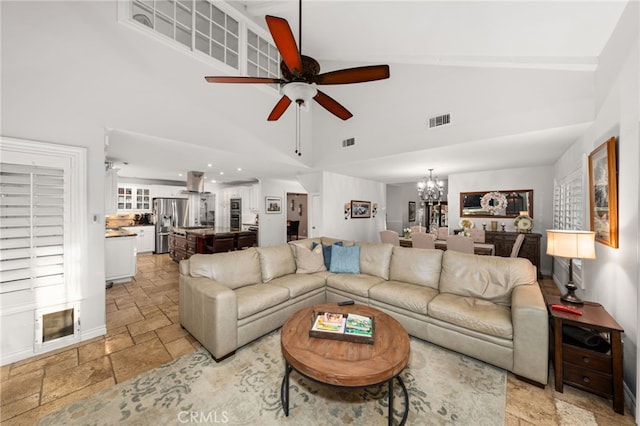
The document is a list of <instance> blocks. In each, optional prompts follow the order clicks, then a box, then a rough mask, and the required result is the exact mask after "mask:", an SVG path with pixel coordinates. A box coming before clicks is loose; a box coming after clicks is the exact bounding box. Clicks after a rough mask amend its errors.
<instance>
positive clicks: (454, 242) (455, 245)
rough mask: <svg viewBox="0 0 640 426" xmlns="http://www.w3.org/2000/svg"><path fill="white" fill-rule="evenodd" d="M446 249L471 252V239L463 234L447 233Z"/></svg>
mask: <svg viewBox="0 0 640 426" xmlns="http://www.w3.org/2000/svg"><path fill="white" fill-rule="evenodd" d="M447 250H453V251H459V252H462V253H470V254H473V240H472V239H471V238H469V237H465V236H464V235H449V237H447Z"/></svg>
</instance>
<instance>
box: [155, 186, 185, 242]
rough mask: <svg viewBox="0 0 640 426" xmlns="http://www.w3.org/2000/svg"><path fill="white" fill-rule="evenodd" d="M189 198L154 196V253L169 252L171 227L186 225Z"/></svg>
mask: <svg viewBox="0 0 640 426" xmlns="http://www.w3.org/2000/svg"><path fill="white" fill-rule="evenodd" d="M188 208H189V200H186V199H183V198H154V199H153V224H154V225H155V227H156V251H155V252H156V253H158V254H160V253H168V252H169V234H170V233H171V228H176V227H177V228H180V227H185V226H187V225H188V223H187V222H188Z"/></svg>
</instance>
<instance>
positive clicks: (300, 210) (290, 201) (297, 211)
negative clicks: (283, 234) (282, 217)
mask: <svg viewBox="0 0 640 426" xmlns="http://www.w3.org/2000/svg"><path fill="white" fill-rule="evenodd" d="M308 206H309V204H308V202H307V194H298V193H295V192H287V204H286V206H285V209H286V212H287V223H290V222H294V221H300V224H299V226H298V233H297V235H296V236H295V237H293V239H296V237H297V238H298V239H305V238H308V236H309V232H308V223H309V221H308V219H307V218H308V213H309V209H308ZM287 239H289V238H287Z"/></svg>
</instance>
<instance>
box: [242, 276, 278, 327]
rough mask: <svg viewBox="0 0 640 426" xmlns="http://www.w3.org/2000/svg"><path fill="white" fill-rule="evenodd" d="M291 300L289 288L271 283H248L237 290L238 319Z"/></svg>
mask: <svg viewBox="0 0 640 426" xmlns="http://www.w3.org/2000/svg"><path fill="white" fill-rule="evenodd" d="M287 300H289V290H288V289H286V288H284V287H281V286H275V285H271V284H254V285H248V286H245V287H242V288H239V289H237V290H236V301H237V303H238V319H242V318H246V317H248V316H251V315H253V314H257V313H258V312H262V311H264V310H265V309H269V308H271V307H272V306H276V305H279V304H280V303H284V302H286V301H287Z"/></svg>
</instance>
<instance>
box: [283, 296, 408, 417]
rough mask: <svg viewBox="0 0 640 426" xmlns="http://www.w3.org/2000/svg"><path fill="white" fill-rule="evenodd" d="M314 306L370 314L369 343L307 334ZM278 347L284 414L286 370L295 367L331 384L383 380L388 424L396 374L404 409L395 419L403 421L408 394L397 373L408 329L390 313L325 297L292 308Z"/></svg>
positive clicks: (366, 383) (320, 309)
mask: <svg viewBox="0 0 640 426" xmlns="http://www.w3.org/2000/svg"><path fill="white" fill-rule="evenodd" d="M315 312H335V313H343V314H348V313H354V314H359V315H366V316H369V317H372V318H373V323H374V331H373V338H374V343H373V345H370V344H364V343H353V342H345V341H342V340H332V339H323V338H318V337H310V336H309V330H310V329H311V325H312V321H313V319H314V318H315V315H314V313H315ZM281 347H282V354H283V356H284V359H285V363H286V369H285V375H284V378H283V380H282V387H281V400H282V406H283V409H284V412H285V415H287V416H288V415H289V375H290V373H291V370H292V369H295V370H296V371H298V372H299V373H301V374H303V375H304V376H306V377H309V378H311V379H313V380H315V381H318V382H320V383H325V384H329V385H335V386H344V387H364V386H371V385H376V384H381V383H387V384H388V385H389V405H388V406H389V424H392V423H393V395H394V394H393V381H394V379H396V380H397V381H398V383H399V384H400V386H401V387H402V390H403V393H404V398H405V412H404V416H403V418H402V420H401V422H400V424H404V423H405V422H406V419H407V415H408V412H409V411H408V410H409V396H408V393H407V389H406V387H405V385H404V383H403V382H402V380H401V378H400V376H399V374H400V372H402V370H403V369H404V368H405V366H406V365H407V363H408V361H409V351H410V347H409V335H408V334H407V331H406V330H405V329H404V328H403V327H402V325H401V324H400V323H399V322H398V321H396V320H395V319H393V318H392V317H391V316H389V315H387V314H385V313H384V312H381V311H379V310H377V309H374V308H371V307H369V306H365V305H349V306H338V305H337V304H335V303H326V304H322V305H315V306H311V307H308V308H305V309H302V310H300V311H298V312H296V313H295V314H293V316H291V317H290V318H289V319H288V320H287V321H286V322H285V323H284V325H283V326H282V333H281Z"/></svg>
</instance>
